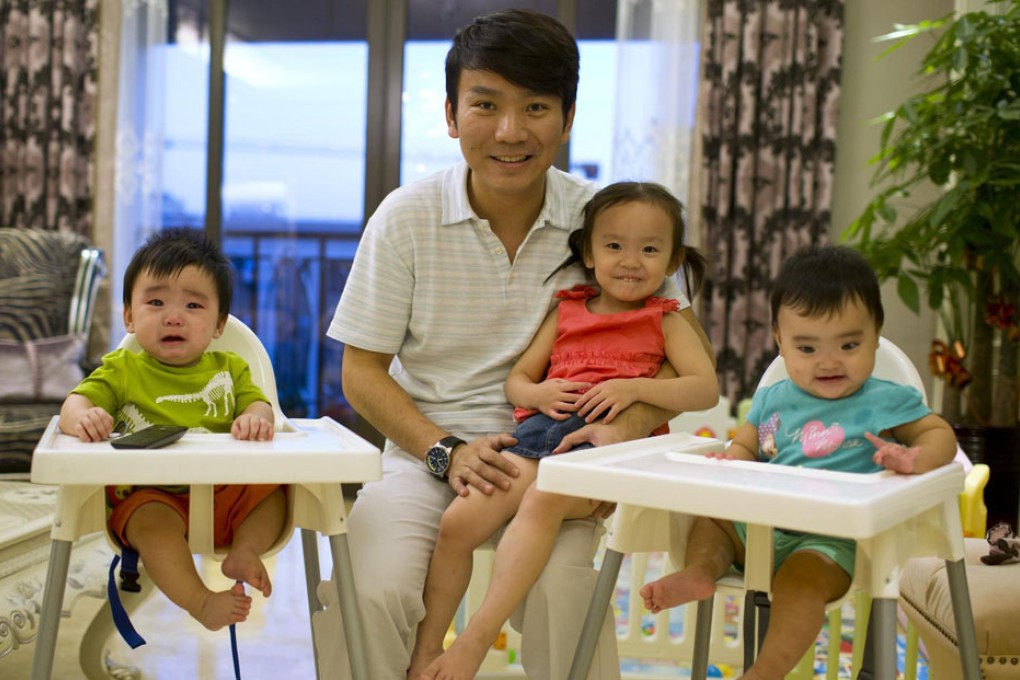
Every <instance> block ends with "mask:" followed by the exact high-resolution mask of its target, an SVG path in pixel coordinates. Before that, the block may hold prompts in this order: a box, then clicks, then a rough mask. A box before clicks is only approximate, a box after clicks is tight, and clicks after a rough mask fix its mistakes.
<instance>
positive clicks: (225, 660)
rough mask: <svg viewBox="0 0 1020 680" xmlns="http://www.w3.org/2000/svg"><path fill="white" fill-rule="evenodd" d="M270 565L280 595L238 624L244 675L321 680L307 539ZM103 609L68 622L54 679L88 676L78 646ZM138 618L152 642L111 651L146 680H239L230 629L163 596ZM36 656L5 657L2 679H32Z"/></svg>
mask: <svg viewBox="0 0 1020 680" xmlns="http://www.w3.org/2000/svg"><path fill="white" fill-rule="evenodd" d="M327 550H328V544H327V543H325V542H323V543H322V545H321V546H320V555H325V554H327ZM268 565H269V567H270V569H271V570H272V574H273V595H272V597H270V598H269V599H268V600H265V599H263V598H262V596H261V595H259V594H257V593H256V594H255V595H254V596H253V597H254V599H255V604H254V606H253V615H252V616H251V618H250V619H249V620H248V621H247V622H246V623H244V624H241V625H239V626H237V638H238V648H239V656H240V663H241V674H242V677H244V678H246V679H252V680H255V679H258V678H272V679H273V680H277V679H288V680H289V679H291V678H301V679H303V678H314V677H315V661H314V659H313V656H312V643H311V627H310V624H309V620H308V610H307V606H308V605H307V602H308V600H307V594H306V589H305V580H304V575H303V574H304V564H303V561H302V554H301V541H300V538H299V537H298V536H295V538H294V539H292V540H291V541H290V543H288V544H287V546H286V547H285V548H284V549H283V551H282V552H280V553H279V554H278V555H276V556H275V557H273V558H270V560H269V562H268ZM200 567H201V573H202V575H203V578H204V579H205V581H206V583H208V584H210V585H211V586H212V585H216V587H218V586H219V585H222V586H223V587H224V588H226V587H229V585H230V581H228V580H227V579H226V578H225V577H224V576H223V575H222V574H220V573H219V563H217V562H214V561H212V560H208V561H203V562H202V563H201V565H200ZM323 573H328V571H324V572H323ZM99 604H100V603H99V601H98V600H91V599H89V600H85V601H83V602H81V603H80V604H79V605H78V607H77V608H76V609H75V610H74V612H73V614H72V616H71V618H70V619H64V620H63V621H61V625H60V633H59V636H58V639H57V655H56V658H55V659H54V663H53V678H55V679H58V680H72V679H76V678H82V677H83V674H82V672H81V670H80V668H79V666H78V643H79V641H80V639H81V636H82V634H83V632H84V630H85V627H86V626H87V625H88V623H89V621H90V620H91V615H92V613H93V612H95V611H96V609H97V608H98V607H99ZM131 620H132V622H133V623H134V625H135V628H136V629H137V630H138V632H139V634H141V635H142V637H144V638H145V639H146V641H147V644H146V645H144V646H142V647H139V648H138V649H136V650H132V649H130V648H129V647H128V646H127V645H125V644H124V643H123V642H122V641H121V640H120V638H119V637H115V639H113V640H112V641H111V644H110V645H109V649H110V651H111V658H112V659H113V660H115V661H117V662H119V663H122V664H125V665H131V666H135V667H137V668H138V669H140V670H141V671H142V675H143V677H145V678H158V679H159V680H164V679H167V680H177V679H181V680H184V679H187V680H196V679H201V680H219V679H220V678H223V679H224V680H227V679H232V678H233V677H234V671H233V664H232V661H231V656H230V636H229V633H228V630H227V629H224V630H222V631H219V632H215V633H212V632H209V631H207V630H205V629H204V628H203V627H202V626H201V625H199V624H198V623H197V622H195V621H194V620H192V619H191V617H189V616H188V615H187V614H185V613H184V612H182V611H181V610H179V609H178V608H177V607H175V606H174V605H173V604H171V603H170V602H169V600H167V599H166V598H165V597H164V596H163V595H162V594H161V593H158V592H154V593H153V594H152V595H151V596H150V597H149V598H148V599H147V600H146V601H145V602H144V603H143V604H142V605H141V606H140V607H139V608H138V609H137V610H136V612H135V613H134V614H133V615H132V617H131ZM33 651H34V646H33V645H29V646H27V647H25V648H22V649H20V650H18V652H17V653H15V654H13V655H11V656H10V657H7V658H4V659H0V677H2V678H4V679H5V680H6V679H10V680H16V679H17V680H20V679H22V678H28V677H29V675H30V672H31V664H32V658H31V655H32V652H33Z"/></svg>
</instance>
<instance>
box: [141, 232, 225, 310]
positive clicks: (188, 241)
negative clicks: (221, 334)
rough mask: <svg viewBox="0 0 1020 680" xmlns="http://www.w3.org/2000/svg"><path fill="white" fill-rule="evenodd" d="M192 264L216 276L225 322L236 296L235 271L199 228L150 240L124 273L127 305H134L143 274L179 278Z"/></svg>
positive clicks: (164, 233) (158, 235) (155, 235)
mask: <svg viewBox="0 0 1020 680" xmlns="http://www.w3.org/2000/svg"><path fill="white" fill-rule="evenodd" d="M191 265H194V266H196V267H198V268H199V269H200V270H202V271H203V272H205V273H206V274H208V275H209V276H211V277H212V279H213V281H214V282H215V284H216V295H217V296H218V297H219V301H218V302H219V320H220V321H225V320H226V318H227V315H228V314H230V300H231V298H232V297H233V294H234V275H233V268H232V267H231V266H230V260H228V259H227V258H226V257H225V256H224V255H223V253H222V252H221V251H220V248H219V246H217V245H216V244H215V243H213V242H212V241H210V240H209V239H208V238H206V236H205V234H204V233H203V232H202V231H201V230H199V229H185V228H174V229H164V230H163V231H157V232H156V233H155V234H153V235H152V236H150V237H149V238H148V240H147V241H146V242H145V245H143V246H142V247H141V248H139V249H138V251H137V252H136V253H135V255H134V257H132V258H131V262H130V263H129V264H128V267H127V271H126V272H124V305H125V306H130V305H131V294H132V293H133V292H134V288H135V281H136V280H137V279H138V275H139V274H141V273H142V272H148V273H149V274H150V275H151V276H153V277H155V278H159V279H162V278H168V277H171V276H176V275H177V274H180V273H181V272H182V271H183V270H184V268H185V267H188V266H191Z"/></svg>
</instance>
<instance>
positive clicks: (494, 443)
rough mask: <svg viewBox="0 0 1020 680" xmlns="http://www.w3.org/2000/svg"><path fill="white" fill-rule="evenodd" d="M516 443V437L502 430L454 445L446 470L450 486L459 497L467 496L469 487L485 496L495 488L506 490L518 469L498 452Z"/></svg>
mask: <svg viewBox="0 0 1020 680" xmlns="http://www.w3.org/2000/svg"><path fill="white" fill-rule="evenodd" d="M516 443H517V440H516V439H514V438H513V437H511V436H510V435H509V434H506V433H503V434H497V435H493V436H491V437H479V438H478V439H475V440H473V441H470V442H468V443H467V444H461V445H459V446H457V447H455V448H454V450H453V453H452V454H451V460H450V469H449V470H448V471H447V473H448V475H449V477H450V487H451V488H452V489H453V490H454V491H456V492H457V494H458V495H459V496H467V495H468V493H469V492H470V488H471V487H474V488H476V489H478V490H479V491H481V492H482V493H484V494H485V495H487V496H491V495H492V493H493V492H494V491H495V490H496V488H497V487H498V488H500V489H502V490H503V491H506V490H508V489H509V488H510V480H511V478H513V477H516V476H517V475H519V474H520V471H519V470H518V469H517V466H516V465H514V464H513V463H512V462H510V460H509V459H508V458H506V457H505V456H504V455H503V454H502V453H500V451H502V450H503V449H505V448H506V447H508V446H513V445H514V444H516Z"/></svg>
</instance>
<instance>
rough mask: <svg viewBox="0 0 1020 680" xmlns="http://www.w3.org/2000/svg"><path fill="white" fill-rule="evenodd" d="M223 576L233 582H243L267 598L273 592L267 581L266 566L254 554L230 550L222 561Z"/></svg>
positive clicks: (270, 584)
mask: <svg viewBox="0 0 1020 680" xmlns="http://www.w3.org/2000/svg"><path fill="white" fill-rule="evenodd" d="M221 571H222V572H223V575H224V576H226V577H227V578H230V579H234V580H235V581H244V582H245V583H247V584H248V585H249V586H251V587H252V588H254V589H255V590H257V591H259V592H260V593H262V596H263V597H269V595H270V594H271V593H272V592H273V584H272V583H271V582H270V580H269V572H268V571H266V565H264V564H262V558H261V557H260V556H259V555H258V554H257V553H254V552H250V551H248V550H244V549H231V550H230V552H229V553H227V557H226V558H225V559H224V560H223V566H222V567H221Z"/></svg>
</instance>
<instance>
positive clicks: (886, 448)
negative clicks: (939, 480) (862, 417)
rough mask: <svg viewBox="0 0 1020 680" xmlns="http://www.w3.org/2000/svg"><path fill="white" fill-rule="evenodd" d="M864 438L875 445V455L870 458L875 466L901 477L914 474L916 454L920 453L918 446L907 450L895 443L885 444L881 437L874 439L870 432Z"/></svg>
mask: <svg viewBox="0 0 1020 680" xmlns="http://www.w3.org/2000/svg"><path fill="white" fill-rule="evenodd" d="M864 436H865V438H866V439H867V440H868V441H869V442H871V443H872V444H874V445H875V449H877V450H876V451H875V455H873V456H872V457H871V459H872V460H873V461H875V464H876V465H881V466H882V467H884V468H885V469H886V470H892V471H893V472H899V473H900V474H903V475H910V474H913V473H914V466H915V464H916V461H917V456H918V454H920V453H921V448H920V447H918V446H912V447H910V448H907V447H906V446H903V445H902V444H897V443H895V442H887V441H886V440H884V439H882V438H881V437H876V436H875V435H873V434H871V433H870V432H865V433H864Z"/></svg>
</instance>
